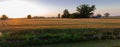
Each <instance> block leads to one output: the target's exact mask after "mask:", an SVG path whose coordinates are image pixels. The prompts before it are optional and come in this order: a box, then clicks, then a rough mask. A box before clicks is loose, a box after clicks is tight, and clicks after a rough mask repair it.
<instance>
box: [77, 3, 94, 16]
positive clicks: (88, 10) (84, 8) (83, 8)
mask: <svg viewBox="0 0 120 47" xmlns="http://www.w3.org/2000/svg"><path fill="white" fill-rule="evenodd" d="M95 9H96V8H95V5H92V6H90V5H88V4H83V5H80V6H78V7H77V11H78V12H79V13H80V16H79V18H90V16H91V15H92V14H94V13H93V11H94V10H95Z"/></svg>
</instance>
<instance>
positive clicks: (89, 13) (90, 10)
mask: <svg viewBox="0 0 120 47" xmlns="http://www.w3.org/2000/svg"><path fill="white" fill-rule="evenodd" d="M76 8H77V12H75V13H72V14H70V13H69V11H68V9H65V10H64V11H63V15H61V16H60V14H58V18H60V17H61V18H91V17H92V18H100V17H102V15H101V14H97V16H93V15H94V10H95V9H96V6H95V5H89V4H82V5H79V6H78V7H76ZM104 15H105V17H109V15H110V14H109V13H105V14H104Z"/></svg>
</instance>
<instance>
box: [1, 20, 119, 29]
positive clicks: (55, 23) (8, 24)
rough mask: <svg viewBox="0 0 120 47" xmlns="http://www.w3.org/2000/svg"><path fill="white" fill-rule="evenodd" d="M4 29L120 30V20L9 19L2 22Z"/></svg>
mask: <svg viewBox="0 0 120 47" xmlns="http://www.w3.org/2000/svg"><path fill="white" fill-rule="evenodd" d="M0 26H1V27H0V28H2V29H15V28H16V29H17V28H18V29H28V28H32V29H34V28H35V29H36V28H38V29H44V28H60V29H62V28H120V19H57V18H53V19H52V18H45V19H44V18H42V19H9V20H0Z"/></svg>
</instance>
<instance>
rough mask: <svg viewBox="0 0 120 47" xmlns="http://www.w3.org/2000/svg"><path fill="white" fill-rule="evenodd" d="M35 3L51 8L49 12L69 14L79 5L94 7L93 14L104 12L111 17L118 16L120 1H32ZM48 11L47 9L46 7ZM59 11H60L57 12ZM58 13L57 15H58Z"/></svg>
mask: <svg viewBox="0 0 120 47" xmlns="http://www.w3.org/2000/svg"><path fill="white" fill-rule="evenodd" d="M34 1H36V2H37V3H43V4H45V5H46V6H47V5H49V6H51V7H50V9H51V12H58V11H59V12H62V11H63V10H64V9H68V10H69V11H70V12H75V10H76V7H77V6H79V5H81V4H90V5H96V8H97V9H96V11H95V13H96V14H97V13H100V14H103V13H105V12H109V13H111V15H120V14H119V13H120V11H119V10H120V6H119V5H120V0H34ZM48 9H49V7H48ZM59 9H60V10H59ZM59 12H58V13H59Z"/></svg>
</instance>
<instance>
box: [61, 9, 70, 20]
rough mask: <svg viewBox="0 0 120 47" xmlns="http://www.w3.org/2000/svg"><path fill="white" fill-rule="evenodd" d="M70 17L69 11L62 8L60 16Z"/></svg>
mask: <svg viewBox="0 0 120 47" xmlns="http://www.w3.org/2000/svg"><path fill="white" fill-rule="evenodd" d="M69 17H70V13H69V11H68V10H67V9H65V10H64V12H63V15H62V18H69Z"/></svg>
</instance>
